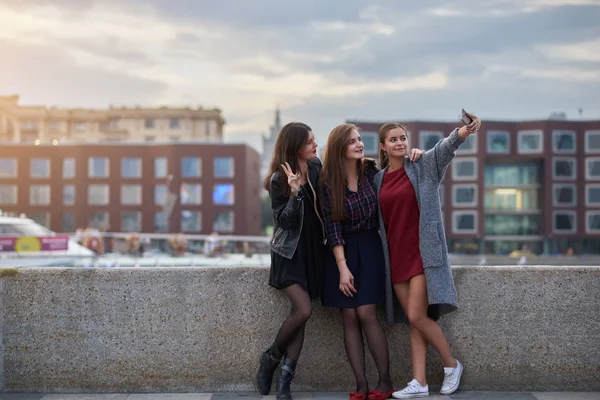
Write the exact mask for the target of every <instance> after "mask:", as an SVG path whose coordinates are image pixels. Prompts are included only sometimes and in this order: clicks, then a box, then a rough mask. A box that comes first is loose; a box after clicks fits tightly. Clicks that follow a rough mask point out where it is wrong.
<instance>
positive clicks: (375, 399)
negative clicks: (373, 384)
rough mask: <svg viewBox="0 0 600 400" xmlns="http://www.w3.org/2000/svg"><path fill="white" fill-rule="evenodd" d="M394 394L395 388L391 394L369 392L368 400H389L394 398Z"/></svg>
mask: <svg viewBox="0 0 600 400" xmlns="http://www.w3.org/2000/svg"><path fill="white" fill-rule="evenodd" d="M392 393H394V389H393V388H392V390H390V391H389V393H383V392H380V391H378V390H375V389H373V390H371V391H369V396H368V397H367V399H369V400H385V399H389V398H390V397H392Z"/></svg>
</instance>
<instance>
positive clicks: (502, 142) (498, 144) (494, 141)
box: [471, 131, 510, 154]
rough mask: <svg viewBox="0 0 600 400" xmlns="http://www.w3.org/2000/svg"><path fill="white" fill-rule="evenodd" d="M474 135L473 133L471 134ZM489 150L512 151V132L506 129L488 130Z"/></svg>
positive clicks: (489, 151) (498, 152)
mask: <svg viewBox="0 0 600 400" xmlns="http://www.w3.org/2000/svg"><path fill="white" fill-rule="evenodd" d="M471 136H473V135H471ZM486 136H487V151H488V153H491V154H508V153H510V133H509V132H506V131H487V134H486Z"/></svg>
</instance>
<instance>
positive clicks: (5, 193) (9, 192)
mask: <svg viewBox="0 0 600 400" xmlns="http://www.w3.org/2000/svg"><path fill="white" fill-rule="evenodd" d="M14 204H17V185H0V205H14Z"/></svg>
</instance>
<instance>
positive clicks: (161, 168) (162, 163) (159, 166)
mask: <svg viewBox="0 0 600 400" xmlns="http://www.w3.org/2000/svg"><path fill="white" fill-rule="evenodd" d="M168 173H169V166H168V159H167V157H157V158H155V159H154V177H155V178H166V177H167V174H168Z"/></svg>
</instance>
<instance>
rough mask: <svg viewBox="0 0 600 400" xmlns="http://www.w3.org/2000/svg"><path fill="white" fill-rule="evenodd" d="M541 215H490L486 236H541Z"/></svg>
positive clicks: (486, 221)
mask: <svg viewBox="0 0 600 400" xmlns="http://www.w3.org/2000/svg"><path fill="white" fill-rule="evenodd" d="M540 219H541V217H540V215H510V214H492V215H490V214H488V215H486V216H485V234H486V235H489V236H515V235H518V236H532V235H539V234H540V228H541V224H540Z"/></svg>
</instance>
